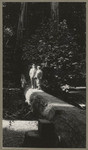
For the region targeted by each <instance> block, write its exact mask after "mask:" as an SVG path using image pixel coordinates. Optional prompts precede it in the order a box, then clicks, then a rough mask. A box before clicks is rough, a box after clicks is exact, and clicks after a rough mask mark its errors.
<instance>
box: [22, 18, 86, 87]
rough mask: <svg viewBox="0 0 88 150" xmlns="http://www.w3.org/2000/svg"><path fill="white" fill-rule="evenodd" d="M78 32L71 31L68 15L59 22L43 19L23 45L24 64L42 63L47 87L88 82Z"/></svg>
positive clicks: (81, 84)
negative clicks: (66, 18)
mask: <svg viewBox="0 0 88 150" xmlns="http://www.w3.org/2000/svg"><path fill="white" fill-rule="evenodd" d="M76 36H77V35H76V33H75V32H74V31H73V32H72V33H71V32H70V30H69V28H68V25H67V22H66V20H65V19H64V20H63V21H62V22H60V23H58V22H57V21H56V20H54V22H53V21H52V20H51V19H49V20H48V21H47V23H45V22H42V23H41V24H40V26H39V27H38V28H37V29H36V31H35V34H33V35H32V36H31V37H30V39H29V40H27V41H26V42H25V43H24V45H23V46H22V48H23V49H22V51H23V53H22V62H23V64H24V68H25V66H27V67H28V65H31V64H32V63H35V64H36V65H41V66H42V69H43V73H44V76H43V79H44V80H43V86H45V87H48V88H49V87H52V88H53V89H56V87H59V86H60V85H62V84H70V85H71V86H83V85H85V59H83V58H82V57H81V53H80V51H81V50H80V49H81V47H80V45H78V43H77V42H76ZM82 55H83V54H82ZM84 55H85V54H84ZM84 58H85V56H84ZM27 67H26V68H25V72H26V73H28V68H27Z"/></svg>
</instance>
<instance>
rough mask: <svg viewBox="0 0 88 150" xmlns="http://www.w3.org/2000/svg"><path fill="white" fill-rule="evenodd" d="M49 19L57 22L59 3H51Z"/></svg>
mask: <svg viewBox="0 0 88 150" xmlns="http://www.w3.org/2000/svg"><path fill="white" fill-rule="evenodd" d="M51 17H52V19H53V20H57V22H59V3H58V2H51Z"/></svg>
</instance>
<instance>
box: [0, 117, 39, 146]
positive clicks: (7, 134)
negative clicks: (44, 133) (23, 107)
mask: <svg viewBox="0 0 88 150" xmlns="http://www.w3.org/2000/svg"><path fill="white" fill-rule="evenodd" d="M2 126H3V147H22V144H23V141H24V137H25V132H27V131H31V130H38V121H18V120H17V121H11V120H3V122H2Z"/></svg>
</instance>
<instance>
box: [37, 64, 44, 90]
mask: <svg viewBox="0 0 88 150" xmlns="http://www.w3.org/2000/svg"><path fill="white" fill-rule="evenodd" d="M42 76H43V72H42V70H41V67H40V66H37V71H36V75H35V78H36V86H37V88H38V90H40V89H41V80H42Z"/></svg>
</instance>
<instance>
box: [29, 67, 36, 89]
mask: <svg viewBox="0 0 88 150" xmlns="http://www.w3.org/2000/svg"><path fill="white" fill-rule="evenodd" d="M35 74H36V67H35V64H33V65H32V68H31V69H30V71H29V76H30V80H31V88H32V89H34V88H35Z"/></svg>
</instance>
